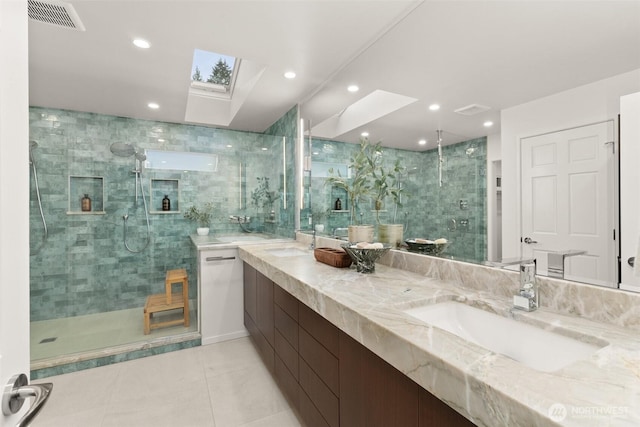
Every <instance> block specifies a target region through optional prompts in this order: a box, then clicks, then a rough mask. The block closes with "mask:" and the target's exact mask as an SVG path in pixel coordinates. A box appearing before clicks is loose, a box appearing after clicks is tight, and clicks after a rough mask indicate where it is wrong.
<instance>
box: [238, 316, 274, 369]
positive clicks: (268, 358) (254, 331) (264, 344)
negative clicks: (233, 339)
mask: <svg viewBox="0 0 640 427" xmlns="http://www.w3.org/2000/svg"><path fill="white" fill-rule="evenodd" d="M244 325H245V327H246V328H247V330H248V331H249V334H250V336H251V338H253V342H254V343H255V345H256V348H257V349H258V353H259V354H260V356H261V357H262V361H263V362H264V364H265V366H266V367H267V369H269V371H271V372H273V369H274V358H275V351H274V350H273V347H271V344H269V342H268V341H267V339H266V338H265V337H264V335H262V333H261V332H260V329H258V327H257V325H256V324H255V323H253V320H252V319H251V317H250V316H249V315H248V314H247V312H246V311H245V312H244Z"/></svg>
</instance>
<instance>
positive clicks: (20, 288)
mask: <svg viewBox="0 0 640 427" xmlns="http://www.w3.org/2000/svg"><path fill="white" fill-rule="evenodd" d="M27 36H28V32H27V1H26V0H0V52H2V54H1V55H0V94H1V96H0V206H1V207H2V209H0V387H1V388H0V390H1V391H4V388H5V385H6V384H7V383H8V382H9V380H10V379H11V378H12V377H13V376H14V375H18V374H22V373H24V374H26V375H29V222H28V221H29V220H28V219H29V157H28V152H29V148H28V147H29V100H28V50H27V49H28V44H27ZM31 390H33V389H31ZM23 391H25V389H23ZM3 394H4V393H3ZM33 400H34V399H33V398H32V399H27V401H26V402H24V405H22V408H21V409H20V410H19V411H18V413H17V414H10V411H9V414H10V415H5V414H4V412H5V411H0V426H15V425H16V423H17V422H18V420H19V419H20V417H22V416H23V415H24V414H25V413H26V411H27V409H28V408H29V407H30V405H31V403H32V402H31V401H33Z"/></svg>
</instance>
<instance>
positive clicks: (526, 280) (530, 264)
mask: <svg viewBox="0 0 640 427" xmlns="http://www.w3.org/2000/svg"><path fill="white" fill-rule="evenodd" d="M539 306H540V300H539V293H538V284H537V283H536V260H535V259H534V260H526V261H523V262H521V263H520V290H519V291H518V293H517V294H516V295H514V296H513V308H517V309H519V310H525V311H534V310H536V309H537V308H538V307H539Z"/></svg>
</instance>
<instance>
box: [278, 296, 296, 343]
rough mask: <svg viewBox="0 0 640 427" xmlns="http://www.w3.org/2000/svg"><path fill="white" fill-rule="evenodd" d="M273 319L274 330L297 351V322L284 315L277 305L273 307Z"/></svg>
mask: <svg viewBox="0 0 640 427" xmlns="http://www.w3.org/2000/svg"><path fill="white" fill-rule="evenodd" d="M274 317H275V324H276V330H277V331H280V333H281V334H282V336H283V337H284V338H285V339H286V340H287V341H288V342H289V344H290V345H291V346H292V347H293V348H294V349H295V350H296V351H298V322H296V321H295V320H294V319H293V318H291V317H290V316H289V315H288V314H287V313H285V312H284V310H283V309H281V308H280V306H278V305H275V306H274Z"/></svg>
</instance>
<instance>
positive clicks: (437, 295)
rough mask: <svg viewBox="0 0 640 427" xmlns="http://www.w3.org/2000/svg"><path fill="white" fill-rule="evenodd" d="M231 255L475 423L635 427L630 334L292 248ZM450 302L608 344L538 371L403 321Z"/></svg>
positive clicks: (635, 349) (636, 382)
mask: <svg viewBox="0 0 640 427" xmlns="http://www.w3.org/2000/svg"><path fill="white" fill-rule="evenodd" d="M239 248H240V251H239V253H240V258H242V259H243V260H244V261H245V262H247V263H249V264H250V265H252V266H253V267H254V268H256V269H257V270H258V271H260V272H261V273H263V274H264V275H266V276H267V277H269V278H270V279H271V280H273V281H274V282H276V283H278V284H279V285H280V286H281V287H282V288H283V289H285V290H286V291H287V292H289V293H291V294H292V295H294V296H295V297H296V298H298V299H299V300H301V301H302V302H303V303H305V304H306V305H308V306H309V307H311V308H312V309H314V310H315V311H316V312H318V313H320V314H321V315H322V316H324V317H325V318H326V319H328V320H329V321H330V322H332V323H333V324H334V325H336V326H337V327H338V328H340V329H341V330H343V331H344V332H346V333H347V334H349V335H350V336H351V337H353V338H354V339H356V340H357V341H359V342H360V343H362V344H363V345H365V346H366V347H367V348H369V349H370V350H371V351H373V352H374V353H376V354H377V355H379V356H380V357H382V358H383V359H384V360H386V361H387V362H389V363H390V364H391V365H393V366H394V367H395V368H397V369H398V370H400V371H401V372H403V373H404V374H406V375H407V376H408V377H410V378H411V379H412V380H414V381H415V382H416V383H418V384H419V385H421V386H422V387H423V388H425V389H426V390H428V391H429V392H431V393H432V394H434V395H435V396H437V397H438V398H440V399H441V400H443V401H444V402H446V403H447V404H448V405H449V406H451V407H452V408H454V409H456V410H457V411H458V412H460V413H461V414H463V415H464V416H466V417H467V418H468V419H470V420H471V421H473V422H474V423H475V424H477V425H481V426H491V427H495V426H509V427H513V426H523V427H531V426H553V425H563V426H581V427H583V426H603V425H607V426H638V425H640V340H639V339H638V331H637V330H634V329H630V328H625V327H622V326H618V325H614V324H608V323H603V322H596V321H593V320H589V319H586V318H583V317H577V316H570V315H566V314H560V313H557V312H554V311H551V310H549V309H547V308H544V307H543V308H541V309H538V310H537V311H535V312H532V313H526V312H520V311H513V310H512V308H511V301H510V299H509V298H507V297H505V296H504V295H500V293H497V294H493V293H490V292H486V291H484V290H478V289H472V288H468V287H463V286H462V285H461V284H460V283H459V282H457V281H454V280H442V279H435V278H430V277H428V276H427V275H424V274H418V273H414V272H410V271H406V270H404V269H399V268H392V267H389V266H386V265H383V264H376V272H375V273H374V274H366V275H365V274H360V273H357V272H356V271H355V270H354V269H338V268H333V267H330V266H328V265H325V264H322V263H319V262H317V261H316V260H315V259H314V257H313V251H311V250H309V249H308V245H303V244H300V243H296V242H289V243H282V242H280V243H271V244H263V245H244V244H240V245H239ZM285 248H290V249H297V250H289V251H282V250H281V249H285ZM454 268H455V267H454ZM464 268H467V269H468V268H470V267H468V265H467V267H464ZM477 268H482V267H477ZM482 274H485V275H486V273H484V270H483V273H482ZM483 277H484V276H483ZM487 278H488V279H490V277H487ZM451 299H453V300H458V301H464V302H466V303H468V304H470V305H475V306H478V307H480V308H483V309H485V310H489V311H493V312H496V313H499V314H502V315H504V316H506V317H512V318H516V319H517V320H518V321H522V322H526V323H530V324H533V325H536V326H538V327H541V328H544V329H548V330H553V331H556V332H558V333H563V334H566V335H570V336H572V337H574V338H578V339H581V340H584V341H588V342H599V343H605V344H607V345H606V346H605V347H604V348H602V349H600V350H598V351H597V352H596V353H595V354H594V355H592V356H591V358H589V359H586V360H581V361H578V362H575V363H573V364H570V365H568V366H566V367H564V368H562V369H560V370H557V371H554V372H541V371H537V370H534V369H532V368H529V367H527V366H525V365H523V364H520V363H519V362H516V361H514V360H512V359H510V358H509V357H507V356H503V355H501V354H496V353H493V352H491V351H488V350H486V349H484V348H482V347H480V346H478V345H476V344H473V343H470V342H468V341H465V340H463V339H461V338H458V337H456V336H454V335H452V334H450V333H448V332H445V331H443V330H441V329H438V328H435V327H431V326H429V325H426V324H425V323H422V322H420V321H418V320H416V319H414V318H412V317H410V316H409V315H407V314H406V313H404V310H407V309H409V308H413V307H418V306H422V305H425V304H428V303H435V302H441V301H446V300H451ZM495 333H500V331H495Z"/></svg>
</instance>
